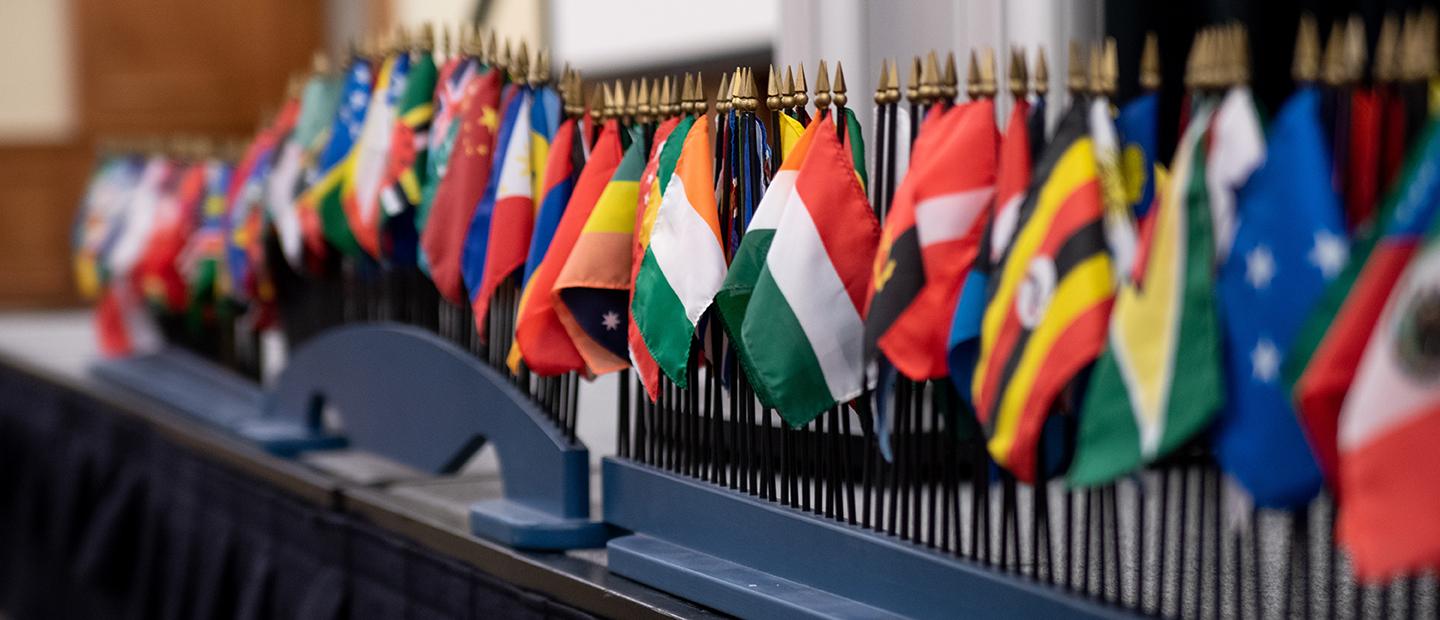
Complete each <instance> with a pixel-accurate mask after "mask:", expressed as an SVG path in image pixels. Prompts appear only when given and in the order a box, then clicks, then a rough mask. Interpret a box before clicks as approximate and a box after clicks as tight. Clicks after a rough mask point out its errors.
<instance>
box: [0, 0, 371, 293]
mask: <svg viewBox="0 0 1440 620" xmlns="http://www.w3.org/2000/svg"><path fill="white" fill-rule="evenodd" d="M55 1H66V0H55ZM68 1H69V2H70V5H71V15H72V20H73V24H72V32H71V36H70V38H71V42H70V44H71V45H72V46H73V47H72V49H73V50H74V58H75V59H76V62H77V67H76V69H77V70H76V71H75V73H74V76H75V79H76V81H77V84H76V85H75V86H76V93H77V94H76V97H77V102H76V103H77V104H78V105H77V108H78V114H79V124H78V131H77V133H76V134H75V135H72V136H57V137H56V139H55V140H54V141H52V143H49V144H41V145H34V144H30V145H19V144H4V143H0V307H18V306H32V307H33V306H55V305H62V304H72V303H76V302H78V301H79V300H78V299H77V298H76V296H75V293H74V285H73V283H72V280H71V277H70V259H69V229H70V225H71V222H72V221H73V220H74V217H75V210H76V207H77V205H78V201H79V199H80V195H81V193H82V192H83V191H84V188H83V185H84V182H85V179H86V176H87V173H88V171H89V168H90V166H91V163H92V160H93V146H94V144H96V142H97V140H99V139H101V138H104V137H137V136H147V135H173V134H179V133H204V134H207V135H218V136H244V135H249V134H250V133H252V132H253V131H254V129H255V127H256V124H257V122H258V121H259V119H260V117H261V115H262V112H264V111H266V110H273V109H274V107H275V106H277V105H278V104H279V102H280V98H281V97H282V96H283V94H284V89H285V84H286V82H287V81H288V79H289V76H290V75H291V74H292V73H294V72H297V71H301V70H304V69H305V68H306V67H308V66H309V60H310V57H311V54H313V52H314V51H315V50H316V49H319V48H321V47H322V46H323V44H324V36H325V34H324V33H325V21H324V20H325V11H326V5H327V3H326V2H323V1H322V0H204V1H196V0H68ZM354 10H366V9H365V3H356V5H355V7H354ZM6 53H10V51H9V50H6Z"/></svg>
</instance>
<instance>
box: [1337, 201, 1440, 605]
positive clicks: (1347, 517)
mask: <svg viewBox="0 0 1440 620" xmlns="http://www.w3.org/2000/svg"><path fill="white" fill-rule="evenodd" d="M1431 204H1434V202H1433V200H1432V202H1431ZM1430 219H1431V221H1430V223H1429V231H1428V233H1427V234H1426V241H1425V246H1424V248H1423V250H1422V251H1421V252H1420V253H1419V254H1418V255H1416V256H1415V257H1414V259H1413V260H1411V261H1410V264H1409V266H1407V267H1406V268H1405V271H1404V274H1403V275H1402V276H1401V277H1400V279H1399V281H1398V282H1397V283H1396V284H1395V287H1394V289H1393V290H1392V291H1390V293H1389V295H1388V298H1389V299H1388V300H1387V301H1386V302H1385V305H1384V310H1383V313H1382V314H1381V316H1380V317H1379V320H1378V321H1376V323H1375V329H1374V330H1373V331H1372V333H1370V334H1369V335H1368V340H1369V343H1368V345H1367V346H1366V347H1365V355H1364V357H1363V358H1361V360H1360V363H1359V369H1358V370H1357V372H1356V375H1355V384H1354V386H1353V387H1352V389H1351V390H1350V395H1349V396H1348V397H1346V398H1345V405H1344V408H1343V409H1342V410H1341V413H1340V428H1339V447H1340V481H1341V482H1340V488H1341V489H1343V494H1342V496H1341V501H1340V513H1339V521H1338V523H1337V526H1336V537H1337V539H1338V540H1339V541H1340V543H1341V544H1342V545H1344V546H1345V548H1346V549H1347V550H1348V551H1349V552H1350V557H1351V559H1352V561H1353V562H1354V565H1355V574H1356V577H1357V578H1359V579H1360V580H1362V581H1364V582H1368V583H1376V582H1383V581H1384V580H1388V579H1391V578H1393V577H1397V576H1401V575H1407V574H1409V575H1414V574H1418V573H1420V572H1421V571H1423V570H1425V569H1432V568H1434V567H1435V566H1437V565H1440V493H1436V492H1435V480H1436V477H1437V476H1440V450H1436V449H1435V448H1436V445H1440V356H1437V351H1436V349H1435V347H1434V343H1435V342H1436V335H1437V334H1440V331H1437V329H1440V322H1437V317H1440V227H1437V225H1436V224H1437V221H1440V220H1437V218H1435V217H1433V214H1432V217H1431V218H1430ZM1376 252H1377V254H1379V255H1380V256H1378V257H1377V258H1378V259H1379V260H1387V259H1388V258H1387V257H1386V256H1385V254H1387V253H1388V252H1387V251H1386V250H1385V249H1377V250H1376ZM1367 271H1368V270H1367ZM1360 290H1362V291H1363V290H1365V289H1363V288H1362V289H1360Z"/></svg>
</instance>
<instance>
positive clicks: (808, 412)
mask: <svg viewBox="0 0 1440 620" xmlns="http://www.w3.org/2000/svg"><path fill="white" fill-rule="evenodd" d="M815 125H817V126H818V128H817V130H816V131H815V133H814V134H813V138H812V142H811V143H810V152H809V153H808V154H807V155H806V156H805V161H804V163H803V164H802V165H801V167H800V170H799V173H798V174H797V175H796V177H795V188H794V191H792V192H791V193H790V196H789V199H788V200H787V202H786V205H785V208H784V212H783V213H782V214H781V215H780V218H779V221H778V222H777V223H776V226H775V233H774V237H773V239H772V240H771V244H770V248H769V252H767V253H766V256H765V263H764V267H763V268H762V269H761V271H760V274H759V276H758V277H757V278H756V280H755V284H754V290H753V292H752V293H751V296H750V303H749V305H748V307H747V312H746V313H745V319H744V323H743V325H742V326H741V330H740V341H741V343H742V348H743V349H745V350H746V351H747V352H748V357H749V363H748V372H749V376H750V380H751V383H752V384H753V385H755V386H756V393H757V394H759V395H762V396H761V399H762V401H764V400H768V401H769V402H767V403H766V404H767V405H770V406H773V407H775V408H776V409H777V410H778V411H779V412H780V415H781V417H783V418H784V419H785V420H786V421H787V422H789V423H790V424H792V425H796V426H799V425H802V424H805V423H806V422H809V421H810V420H812V419H814V417H815V416H816V415H818V414H819V413H821V412H823V411H824V410H825V409H828V408H830V407H832V406H834V405H835V404H836V403H840V402H845V401H848V400H851V399H853V398H855V397H856V396H859V395H860V393H861V392H862V391H863V390H864V389H865V387H866V385H867V380H868V378H867V373H866V371H865V357H864V348H865V347H864V345H865V320H864V316H863V314H862V313H863V311H864V308H865V296H866V294H867V293H868V289H869V284H870V269H871V263H872V262H873V261H874V258H875V249H876V246H877V245H879V242H880V225H879V222H877V221H876V220H875V213H874V211H873V210H872V209H871V207H870V203H869V201H868V200H866V199H865V190H864V188H863V187H862V186H861V183H860V179H859V178H857V176H856V174H855V167H854V161H853V159H852V157H851V153H850V152H847V150H846V149H845V147H844V146H843V145H841V144H840V140H839V139H838V138H837V137H836V135H835V134H836V131H835V124H834V122H833V120H832V119H831V118H830V117H828V116H827V117H825V118H823V119H821V120H820V121H818V122H817V123H815ZM747 236H748V235H747Z"/></svg>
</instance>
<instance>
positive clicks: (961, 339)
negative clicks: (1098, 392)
mask: <svg viewBox="0 0 1440 620" xmlns="http://www.w3.org/2000/svg"><path fill="white" fill-rule="evenodd" d="M1029 117H1030V102H1028V101H1026V100H1024V99H1021V100H1019V101H1017V102H1015V106H1014V107H1013V108H1011V109H1010V120H1009V121H1008V122H1007V123H1006V125H1005V137H1004V139H1003V140H1002V141H1001V142H1000V155H999V160H998V161H997V162H996V165H995V201H994V203H993V206H992V207H991V211H990V215H989V217H988V218H987V219H988V220H989V221H988V223H987V224H986V227H987V229H988V231H989V232H988V233H985V234H984V235H983V236H982V238H981V240H980V241H981V243H980V248H979V251H978V252H977V253H976V256H975V266H974V267H972V268H971V269H970V271H969V273H966V274H965V283H964V284H963V285H961V287H960V296H959V299H958V300H957V301H956V302H955V315H954V316H953V317H951V320H950V340H949V342H948V344H947V347H948V349H949V354H948V357H947V360H946V361H947V362H948V365H949V370H950V382H951V383H953V384H954V385H955V390H956V392H957V393H958V394H959V395H960V397H961V398H963V399H965V402H967V403H969V402H971V394H970V379H971V377H973V376H974V374H975V358H976V356H978V355H979V353H980V351H979V346H980V321H981V317H983V316H984V314H985V303H986V301H987V299H988V290H989V288H990V275H991V271H993V270H994V268H995V265H996V264H998V263H999V262H1000V260H1001V259H1002V258H1004V256H1005V248H1006V247H1008V246H1009V245H1010V238H1011V237H1013V236H1014V234H1015V227H1016V225H1018V224H1019V222H1020V204H1021V203H1023V202H1024V201H1025V190H1026V189H1029V187H1030V130H1029Z"/></svg>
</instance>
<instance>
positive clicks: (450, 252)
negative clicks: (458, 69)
mask: <svg viewBox="0 0 1440 620" xmlns="http://www.w3.org/2000/svg"><path fill="white" fill-rule="evenodd" d="M466 91H467V92H466V94H465V98H464V99H463V100H462V101H461V102H460V108H459V114H458V115H457V117H456V120H457V121H458V122H459V123H460V130H459V133H457V134H456V136H455V147H454V149H452V150H451V151H450V161H449V162H448V163H447V172H446V174H445V178H444V179H442V180H441V181H440V186H439V187H438V188H436V190H435V203H434V205H433V206H431V211H430V219H429V220H427V221H426V223H425V230H424V231H423V232H422V233H421V237H420V244H421V246H422V247H424V248H425V255H426V256H427V257H428V258H429V260H430V278H431V279H432V280H434V282H435V288H437V289H439V291H440V294H441V295H444V296H445V299H448V300H450V302H452V303H456V304H465V305H469V296H468V295H467V294H466V291H465V282H464V280H463V279H462V277H461V271H460V257H461V254H462V253H463V252H464V249H465V233H466V232H467V231H468V230H469V229H470V219H471V218H472V217H473V216H474V215H475V205H477V204H479V203H480V198H481V196H482V195H484V193H485V187H486V186H487V185H488V184H489V182H490V163H491V158H492V157H493V156H494V151H495V132H496V131H497V130H498V129H499V127H500V122H499V113H498V112H497V111H496V110H497V109H498V107H499V104H500V72H499V71H495V70H493V69H492V70H490V71H488V72H486V73H485V75H483V76H481V77H480V78H479V79H476V80H472V81H471V82H470V85H469V86H467V87H466Z"/></svg>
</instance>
